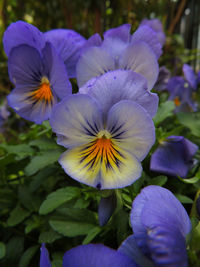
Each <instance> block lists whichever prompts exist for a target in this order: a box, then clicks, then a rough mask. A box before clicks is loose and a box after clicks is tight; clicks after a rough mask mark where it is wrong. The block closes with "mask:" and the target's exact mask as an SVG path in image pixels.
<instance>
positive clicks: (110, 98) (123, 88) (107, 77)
mask: <svg viewBox="0 0 200 267" xmlns="http://www.w3.org/2000/svg"><path fill="white" fill-rule="evenodd" d="M79 93H82V94H88V95H90V96H92V97H94V98H95V99H96V100H97V101H98V102H99V103H100V105H101V108H102V110H103V113H104V114H107V112H108V110H109V109H110V108H111V107H112V106H113V105H114V104H116V103H117V102H119V101H121V100H132V101H135V102H137V103H138V104H140V105H141V106H142V107H143V108H144V109H146V110H147V112H148V113H149V114H150V115H151V116H152V117H153V116H154V115H155V114H156V112H157V108H158V101H159V99H158V96H157V94H154V93H151V92H149V91H148V88H147V81H146V79H145V78H144V77H143V76H142V75H140V74H138V73H135V72H133V71H126V70H115V71H109V72H107V73H106V74H104V75H102V76H100V77H98V78H93V79H91V80H90V81H89V82H87V83H86V84H85V85H84V86H82V87H81V88H80V89H79Z"/></svg>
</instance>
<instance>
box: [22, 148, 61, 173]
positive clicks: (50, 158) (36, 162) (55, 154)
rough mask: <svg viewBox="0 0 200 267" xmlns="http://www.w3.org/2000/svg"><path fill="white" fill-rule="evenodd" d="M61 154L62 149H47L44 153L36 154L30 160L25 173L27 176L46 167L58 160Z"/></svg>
mask: <svg viewBox="0 0 200 267" xmlns="http://www.w3.org/2000/svg"><path fill="white" fill-rule="evenodd" d="M60 155H61V150H60V149H57V150H50V151H49V150H47V151H45V152H44V153H43V154H42V155H39V156H36V157H34V158H33V159H32V160H31V161H30V163H29V164H28V165H27V166H26V168H25V174H26V175H27V176H30V175H33V174H34V173H36V172H37V171H39V170H41V169H43V168H44V167H46V166H49V165H50V164H53V163H54V162H56V161H58V159H59V157H60Z"/></svg>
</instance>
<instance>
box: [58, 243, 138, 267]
mask: <svg viewBox="0 0 200 267" xmlns="http://www.w3.org/2000/svg"><path fill="white" fill-rule="evenodd" d="M83 266H84V267H103V266H105V267H112V266H115V267H134V266H136V264H135V263H134V262H133V261H132V260H131V259H129V258H127V257H126V256H125V255H123V254H121V253H120V252H118V251H115V250H113V249H111V248H108V247H106V246H103V245H101V244H89V245H83V246H78V247H76V248H72V249H70V250H69V251H67V252H66V253H65V255H64V259H63V267H83Z"/></svg>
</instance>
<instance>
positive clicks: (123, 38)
mask: <svg viewBox="0 0 200 267" xmlns="http://www.w3.org/2000/svg"><path fill="white" fill-rule="evenodd" d="M144 28H145V29H144ZM153 35H155V38H157V36H156V34H155V33H154V32H153V30H151V28H150V27H148V26H144V27H143V26H142V27H141V28H140V29H138V30H137V32H135V33H134V34H133V36H131V35H130V25H129V24H124V25H122V26H120V27H118V28H114V29H110V30H108V31H106V32H105V33H104V41H103V42H99V41H98V38H97V36H96V35H95V38H94V39H95V40H93V41H95V42H96V43H97V45H95V46H89V47H88V49H84V50H83V53H82V55H81V57H80V59H79V61H78V63H77V81H78V85H79V87H81V86H83V85H84V84H85V83H86V82H87V81H89V80H90V79H91V78H93V77H98V76H100V75H102V74H104V73H106V72H108V71H111V70H117V69H122V70H132V71H134V72H136V73H139V74H141V75H143V76H144V77H145V78H146V80H147V85H148V90H149V91H150V90H151V89H152V87H153V85H154V84H155V82H156V80H157V76H158V63H157V55H156V54H155V51H157V50H158V48H157V46H159V47H160V43H159V41H158V40H157V39H156V40H157V41H155V39H154V38H153V37H152V36H153ZM148 40H150V41H151V42H148ZM95 42H94V43H95ZM159 53H160V52H159Z"/></svg>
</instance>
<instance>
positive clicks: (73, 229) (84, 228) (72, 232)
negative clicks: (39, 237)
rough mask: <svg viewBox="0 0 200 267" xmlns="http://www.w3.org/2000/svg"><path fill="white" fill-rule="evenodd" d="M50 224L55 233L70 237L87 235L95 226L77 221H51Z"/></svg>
mask: <svg viewBox="0 0 200 267" xmlns="http://www.w3.org/2000/svg"><path fill="white" fill-rule="evenodd" d="M49 224H50V225H51V227H52V228H53V229H54V230H55V231H57V232H58V233H60V234H62V235H64V236H68V237H75V236H79V235H87V234H88V232H89V231H90V230H91V228H94V225H93V224H89V223H83V222H75V221H59V220H51V221H50V222H49Z"/></svg>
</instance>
